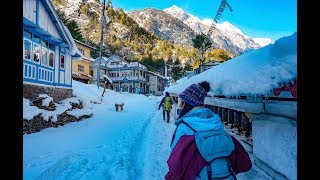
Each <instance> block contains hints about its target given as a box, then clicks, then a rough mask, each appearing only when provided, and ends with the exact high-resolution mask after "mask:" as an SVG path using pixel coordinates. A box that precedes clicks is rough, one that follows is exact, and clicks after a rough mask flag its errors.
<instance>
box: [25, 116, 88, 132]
mask: <svg viewBox="0 0 320 180" xmlns="http://www.w3.org/2000/svg"><path fill="white" fill-rule="evenodd" d="M91 116H92V114H91V115H83V116H80V117H79V118H76V117H74V116H71V115H69V114H67V113H66V112H64V113H62V114H60V115H59V116H58V117H57V119H58V120H57V121H56V122H53V121H52V120H51V119H49V121H45V120H44V119H43V117H42V116H40V115H38V116H35V117H34V118H33V119H32V120H23V134H31V133H35V132H39V131H40V130H42V129H45V128H49V127H54V128H57V127H59V126H63V125H65V124H67V123H70V122H76V121H77V122H78V121H80V120H82V119H86V118H89V117H91Z"/></svg>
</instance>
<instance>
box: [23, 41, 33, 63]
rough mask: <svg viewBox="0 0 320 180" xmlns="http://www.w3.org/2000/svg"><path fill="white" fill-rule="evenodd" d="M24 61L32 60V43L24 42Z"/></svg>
mask: <svg viewBox="0 0 320 180" xmlns="http://www.w3.org/2000/svg"><path fill="white" fill-rule="evenodd" d="M23 59H28V60H31V41H28V40H26V39H25V40H24V49H23Z"/></svg>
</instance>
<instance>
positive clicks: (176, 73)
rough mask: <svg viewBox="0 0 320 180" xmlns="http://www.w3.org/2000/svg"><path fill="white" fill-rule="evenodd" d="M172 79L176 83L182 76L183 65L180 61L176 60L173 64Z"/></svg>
mask: <svg viewBox="0 0 320 180" xmlns="http://www.w3.org/2000/svg"><path fill="white" fill-rule="evenodd" d="M171 73H172V78H173V79H174V80H175V81H176V80H178V79H179V78H180V77H181V75H182V67H181V63H180V61H179V59H176V60H175V61H174V63H173V67H172V71H171Z"/></svg>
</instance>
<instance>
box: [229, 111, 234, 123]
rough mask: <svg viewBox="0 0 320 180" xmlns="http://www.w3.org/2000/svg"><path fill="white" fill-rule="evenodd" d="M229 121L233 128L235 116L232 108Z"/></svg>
mask: <svg viewBox="0 0 320 180" xmlns="http://www.w3.org/2000/svg"><path fill="white" fill-rule="evenodd" d="M228 123H229V124H231V128H233V124H234V116H233V110H232V109H228Z"/></svg>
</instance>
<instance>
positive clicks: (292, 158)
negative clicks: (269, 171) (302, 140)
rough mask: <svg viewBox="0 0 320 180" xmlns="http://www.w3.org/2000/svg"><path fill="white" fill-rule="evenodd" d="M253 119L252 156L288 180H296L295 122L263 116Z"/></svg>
mask: <svg viewBox="0 0 320 180" xmlns="http://www.w3.org/2000/svg"><path fill="white" fill-rule="evenodd" d="M253 119H254V120H253V121H252V138H253V154H254V155H255V156H256V157H258V158H259V159H260V160H262V161H263V162H265V163H266V164H268V165H269V166H270V167H272V168H273V169H274V170H276V171H278V172H280V173H282V174H283V175H285V176H287V177H288V178H289V179H297V126H296V121H295V120H292V119H288V118H284V117H279V116H272V115H265V114H264V115H257V114H254V117H253Z"/></svg>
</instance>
